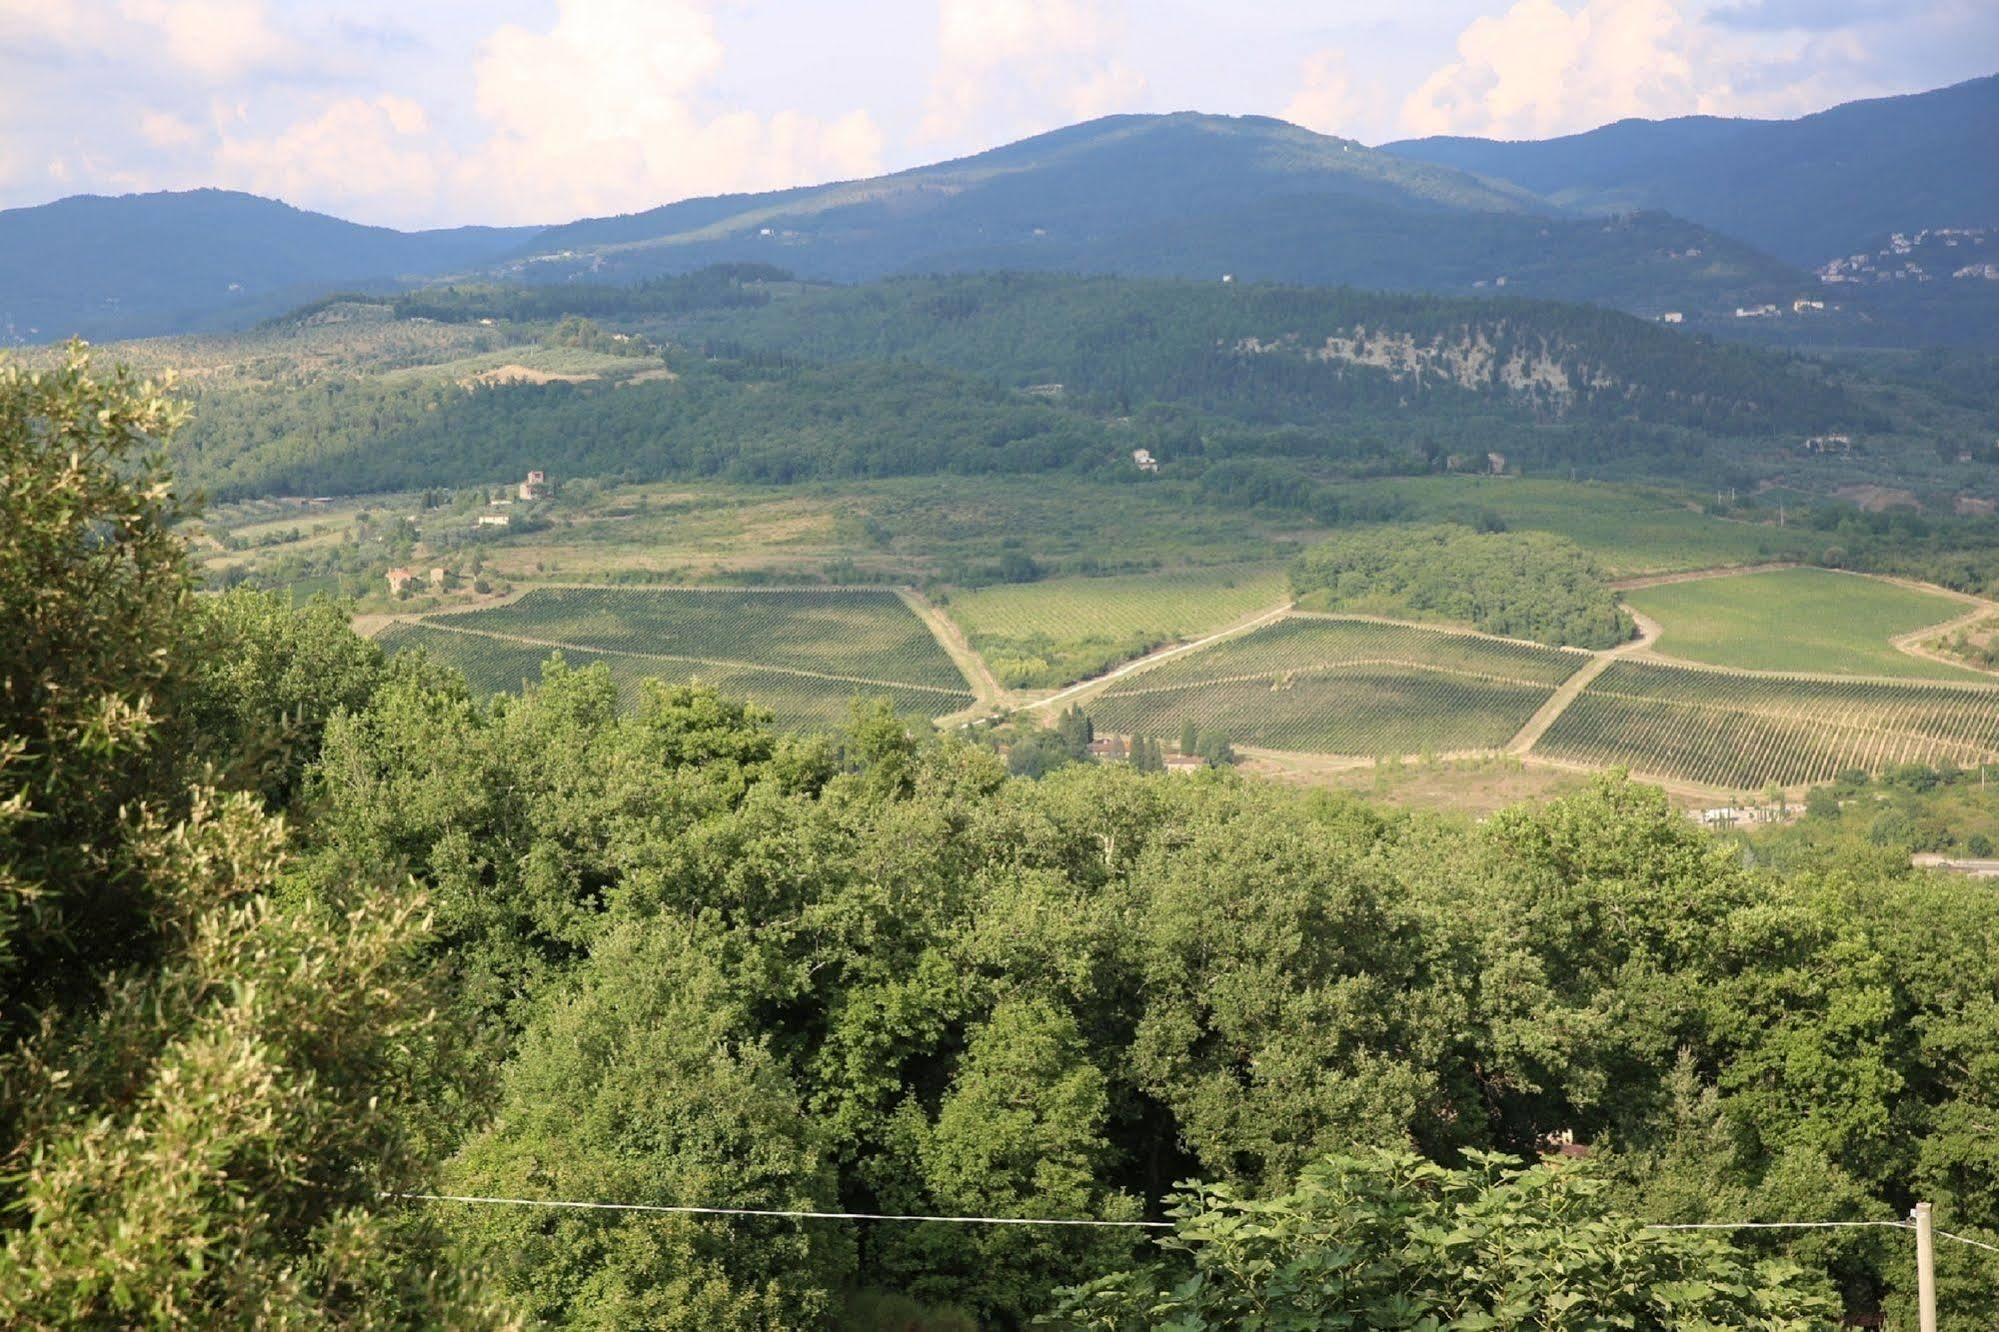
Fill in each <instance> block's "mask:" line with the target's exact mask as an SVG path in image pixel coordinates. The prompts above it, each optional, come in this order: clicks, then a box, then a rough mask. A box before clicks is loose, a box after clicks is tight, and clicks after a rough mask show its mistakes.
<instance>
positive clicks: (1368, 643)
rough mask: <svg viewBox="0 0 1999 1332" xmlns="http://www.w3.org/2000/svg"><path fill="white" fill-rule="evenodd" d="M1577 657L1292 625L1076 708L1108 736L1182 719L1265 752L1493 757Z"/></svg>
mask: <svg viewBox="0 0 1999 1332" xmlns="http://www.w3.org/2000/svg"><path fill="white" fill-rule="evenodd" d="M1588 660H1589V658H1588V656H1587V655H1586V654H1583V653H1576V652H1564V651H1561V650H1559V649H1555V648H1543V647H1536V646H1533V645H1531V644H1520V643H1511V642H1506V641H1503V640H1499V639H1491V638H1484V637H1481V636H1479V635H1476V634H1465V633H1453V632H1450V631H1446V630H1435V629H1421V628H1416V627H1413V626H1408V625H1395V624H1384V623H1379V622H1376V621H1371V620H1355V619H1346V618H1342V617H1337V616H1317V615H1301V616H1293V617H1288V618H1286V619H1284V620H1281V621H1279V622H1278V623H1276V624H1273V625H1270V626H1267V627H1265V628H1262V629H1257V630H1254V631H1252V632H1250V633H1247V634H1243V635H1241V636H1240V637H1237V638H1232V639H1227V640H1224V641H1223V642H1221V643H1218V644H1215V645H1214V646H1212V647H1210V648H1207V649H1205V650H1203V651H1200V652H1195V653H1189V654H1188V655H1187V656H1184V657H1180V658H1177V659H1175V660H1173V661H1171V662H1168V663H1165V664H1163V665H1161V666H1159V667H1157V668H1155V669H1152V670H1147V671H1142V672H1137V673H1134V674H1133V675H1131V676H1129V677H1127V678H1126V679H1124V680H1121V681H1119V682H1117V683H1116V684H1114V685H1112V687H1111V688H1110V689H1108V690H1107V691H1106V692H1104V693H1103V694H1101V695H1099V696H1098V697H1097V698H1096V699H1095V700H1094V701H1093V702H1092V703H1091V704H1089V711H1090V714H1091V716H1092V717H1094V718H1095V719H1096V721H1097V724H1098V725H1099V727H1101V728H1102V729H1104V730H1108V731H1113V732H1119V733H1126V734H1138V735H1157V736H1171V735H1173V734H1175V733H1177V732H1178V731H1179V729H1180V727H1181V726H1182V725H1183V724H1184V723H1186V722H1188V721H1192V722H1194V723H1195V724H1196V725H1197V726H1199V727H1200V728H1201V729H1202V730H1204V731H1219V732H1221V733H1223V734H1225V735H1227V736H1228V737H1229V739H1230V740H1232V741H1234V742H1235V743H1237V744H1243V745H1253V746H1257V747H1260V748H1267V749H1286V750H1309V751H1316V752H1320V753H1329V754H1348V755H1362V756H1374V755H1383V754H1416V753H1421V752H1425V751H1452V750H1467V749H1496V748H1498V747H1499V746H1501V745H1504V744H1505V743H1506V741H1507V740H1509V739H1511V738H1512V736H1513V735H1514V733H1515V732H1517V731H1518V730H1519V729H1520V728H1521V726H1522V725H1524V724H1525V723H1526V721H1527V719H1528V718H1529V717H1531V716H1532V715H1533V714H1534V711H1535V709H1536V708H1538V707H1540V706H1541V704H1542V703H1543V702H1544V701H1546V699H1547V698H1548V696H1549V694H1550V693H1552V692H1553V690H1554V688H1555V686H1556V685H1558V684H1560V683H1561V682H1562V681H1563V680H1565V679H1567V678H1568V677H1569V676H1570V675H1571V674H1573V673H1574V672H1575V671H1576V670H1577V669H1579V668H1580V667H1581V666H1582V665H1583V664H1584V663H1585V662H1587V661H1588Z"/></svg>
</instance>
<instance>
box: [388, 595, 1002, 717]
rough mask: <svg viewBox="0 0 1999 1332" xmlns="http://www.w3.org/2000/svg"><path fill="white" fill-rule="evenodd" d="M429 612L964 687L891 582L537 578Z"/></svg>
mask: <svg viewBox="0 0 1999 1332" xmlns="http://www.w3.org/2000/svg"><path fill="white" fill-rule="evenodd" d="M427 622H428V623H430V624H434V625H438V626H440V627H444V628H453V629H458V628H462V629H474V630H480V631H483V632H486V633H493V634H502V635H507V636H511V637H516V638H526V639H534V640H538V641H540V642H543V643H560V644H565V645H568V644H574V645H575V646H577V647H581V648H596V649H601V650H604V651H610V652H638V653H644V654H645V655H647V656H654V657H680V658H684V659H686V660H689V661H696V662H705V663H709V664H718V663H719V664H724V665H748V666H782V667H788V668H790V669H792V670H799V671H816V672H823V673H825V674H828V675H835V676H839V677H841V678H842V679H846V680H850V681H860V682H868V683H873V682H880V683H883V684H894V685H925V686H929V687H930V688H933V689H948V690H951V691H953V692H958V691H963V690H964V689H965V680H964V677H963V676H961V675H960V674H959V673H958V668H957V667H956V666H955V665H953V664H952V662H951V658H950V657H949V656H947V655H946V654H945V652H944V649H943V648H941V647H939V646H938V645H937V640H936V639H935V638H933V637H931V635H930V631H929V629H927V628H925V627H924V624H923V621H921V620H919V619H917V618H916V616H915V615H914V614H913V613H912V612H911V611H910V609H909V608H908V607H907V606H905V605H903V604H902V599H901V598H900V597H898V596H896V595H895V593H893V592H888V591H872V590H853V591H812V590H770V591H765V590H761V589H736V588H721V589H713V590H710V589H686V588H674V589H647V588H605V587H562V588H537V589H535V590H534V591H532V592H529V593H528V594H527V595H526V596H524V597H522V598H521V599H520V600H519V601H516V602H513V603H511V604H509V605H506V606H497V607H494V608H492V609H490V610H479V611H468V612H464V613H461V614H456V615H438V616H432V617H430V619H429V620H428V621H427Z"/></svg>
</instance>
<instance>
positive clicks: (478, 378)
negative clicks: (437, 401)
mask: <svg viewBox="0 0 1999 1332" xmlns="http://www.w3.org/2000/svg"><path fill="white" fill-rule="evenodd" d="M598 378H601V376H599V375H593V374H580V375H565V374H559V373H557V372H556V371H554V370H537V369H535V368H534V367H533V366H531V365H496V366H494V367H493V368H492V369H491V370H481V371H480V372H479V373H478V374H476V375H467V376H466V377H465V378H463V379H461V380H459V381H458V384H459V387H460V388H471V387H472V386H473V385H474V384H555V383H563V384H583V383H588V382H589V381H590V380H593V379H598Z"/></svg>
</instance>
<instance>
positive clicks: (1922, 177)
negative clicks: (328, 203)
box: [0, 76, 1999, 342]
mask: <svg viewBox="0 0 1999 1332" xmlns="http://www.w3.org/2000/svg"><path fill="white" fill-rule="evenodd" d="M1995 142H1999V76H1995V77H1993V78H1987V79H1982V80H1977V81H1975V82H1972V83H1968V84H1961V85H1957V86H1955V87H1952V88H1946V89H1941V90H1938V91H1936V92H1931V93H1924V94H1918V95H1914V96H1910V97H1901V98H1890V99H1883V100H1877V101H1869V102H1856V103H1851V104H1848V105H1846V106H1842V107H1837V108H1834V109H1833V110H1831V111H1827V112H1823V113H1821V114H1819V115H1815V116H1807V117H1805V118H1803V119H1801V120H1796V121H1739V120H1719V119H1715V118H1711V117H1695V118H1683V119H1678V120H1665V121H1623V122H1619V123H1618V124H1615V125H1609V126H1605V127H1603V128H1602V129H1599V130H1595V131H1592V132H1590V133H1589V134H1584V135H1575V136H1570V137H1568V138H1564V139H1555V140H1549V141H1546V142H1542V143H1499V142H1493V141H1487V140H1475V139H1426V140H1416V141H1411V142H1408V143H1401V144H1393V145H1389V146H1388V147H1386V148H1369V147H1367V146H1365V145H1362V144H1360V143H1357V142H1354V141H1352V140H1348V139H1342V138H1337V137H1333V136H1329V135H1322V134H1316V133H1313V132H1312V131H1309V130H1306V129H1302V128H1300V127H1298V126H1295V125H1291V124H1287V123H1285V122H1283V121H1279V120H1273V119H1269V118H1265V117H1254V116H1251V117H1223V116H1209V115H1199V114H1194V113H1180V114H1174V115H1143V116H1141V115H1125V116H1111V117H1106V118H1103V119H1099V120H1093V121H1089V122H1086V123H1084V124H1080V125H1074V126H1070V127H1068V128H1066V129H1062V130H1057V131H1054V132H1052V133H1048V134H1043V135H1038V136H1036V137H1034V138H1031V139H1026V140H1023V141H1021V142H1019V143H1015V144H1010V145H1007V146H1005V147H1001V148H996V149H993V150H990V151H988V152H984V153H980V154H977V155H975V156H971V157H967V158H962V159H959V160H956V161H951V162H944V163H938V164H934V165H931V166H925V167H919V168H915V169H913V170H908V171H903V172H898V173H895V174H893V175H887V176H882V177H877V178H873V179H868V180H860V181H847V182H839V183H834V184H829V185H819V186H809V187H801V188H795V189H788V190H781V191H775V192H770V193H763V194H747V195H729V196H719V197H714V198H703V199H692V200H686V201H682V202H679V203H673V204H668V205H666V206H664V207H660V208H655V209H651V210H647V211H644V212H639V213H633V214H627V215H624V216H619V217H606V218H590V219H583V220H579V221H575V222H570V223H566V224H563V225H559V226H553V227H547V228H487V227H466V228H457V229H453V230H447V231H426V232H414V233H405V232H397V231H391V230H388V229H386V228H380V227H364V226H360V225H357V224H354V223H349V222H344V221H342V220H340V219H337V218H332V217H328V216H325V215H323V214H317V213H310V212H305V211H302V210H299V209H295V208H291V207H289V206H287V205H284V204H281V203H277V202H274V201H271V200H266V199H259V198H256V197H254V196H251V195H244V194H235V193H229V192H224V191H216V190H198V191H193V192H188V193H173V194H143V195H128V196H124V197H120V198H100V197H91V196H84V197H77V198H71V199H65V200H61V201H58V202H56V203H52V204H47V205H43V206H40V207H34V208H20V209H12V210H7V211H0V335H5V336H6V337H7V339H8V340H11V341H17V342H25V341H46V340H50V339H52V338H56V337H61V336H64V335H66V334H68V333H72V332H76V333H82V334H85V335H87V336H92V337H99V338H103V337H118V336H136V335H141V334H151V333H171V332H183V331H189V330H198V329H206V328H218V327H229V326H241V325H243V324H246V323H250V322H254V321H255V320H258V319H261V318H264V317H267V316H269V315H271V314H273V313H276V312H278V311H280V310H282V309H284V308H287V307H288V306H291V305H296V304H298V303H301V302H303V301H305V300H309V299H311V298H313V297H316V296H320V295H324V294H325V293H326V292H328V291H330V290H334V289H340V288H352V289H363V290H377V291H380V290H393V289H396V288H401V287H408V286H413V285H421V284H423V283H426V282H435V281H448V280H467V279H470V280H493V279H507V280H514V281H521V282H528V283H548V282H560V281H569V280H578V279H583V280H589V281H593V282H607V283H622V282H633V281H640V280H644V279H648V278H652V277H656V276H660V275H662V274H668V273H680V272H687V271H690V270H692V269H696V268H700V267H704V266H706V265H710V264H714V263H718V262H742V261H761V262H767V263H771V264H775V265H779V266H782V267H783V268H785V269H787V270H790V271H792V272H795V273H797V274H799V275H800V276H802V277H806V278H812V279H820V280H831V281H842V282H851V281H859V280H865V279H870V278H876V277H882V276H891V275H897V274H923V273H940V272H965V271H979V270H994V269H1008V270H1032V271H1062V272H1078V273H1107V274H1123V275H1132V276H1151V277H1168V276H1171V277H1191V278H1201V279H1207V280H1220V279H1223V278H1224V277H1230V278H1236V279H1240V280H1245V281H1258V280H1268V281H1279V282H1286V283H1293V284H1305V285H1334V284H1350V285H1355V286H1363V287H1369V288H1376V289H1396V290H1414V291H1428V292H1436V293H1444V294H1455V295H1480V294H1485V295H1524V296H1532V297H1543V298H1551V299H1562V300H1572V301H1582V302H1589V303H1594V304H1600V305H1607V306H1612V307H1615V308H1619V309H1624V310H1627V311H1631V312H1634V313H1639V314H1643V315H1647V316H1659V315H1664V314H1667V313H1668V312H1676V313H1678V314H1679V315H1680V316H1681V318H1682V319H1683V320H1684V321H1685V322H1687V323H1689V324H1691V325H1694V326H1696V327H1705V328H1710V329H1713V330H1715V331H1722V332H1728V333H1738V332H1746V331H1754V330H1750V329H1747V328H1744V327H1739V326H1738V325H1742V324H1744V323H1745V322H1747V323H1754V322H1755V321H1742V320H1737V319H1734V318H1733V316H1734V312H1735V311H1736V310H1738V309H1742V308H1745V307H1746V308H1750V309H1763V308H1765V307H1768V308H1770V309H1773V310H1787V309H1789V308H1790V306H1791V304H1792V303H1793V302H1795V301H1798V300H1801V299H1810V298H1814V297H1817V296H1819V295H1820V294H1821V283H1820V281H1819V279H1818V277H1817V276H1815V275H1814V274H1813V273H1811V272H1809V271H1808V269H1807V266H1816V265H1819V264H1822V263H1824V262H1827V261H1829V260H1830V259H1832V258H1834V257H1836V256H1838V255H1842V254H1848V253H1852V252H1854V251H1856V250H1857V249H1859V248H1860V247H1862V246H1864V245H1870V244H1875V243H1877V242H1879V243H1885V242H1884V241H1883V240H1882V238H1883V234H1884V233H1886V232H1891V231H1898V230H1915V229H1919V228H1926V227H1927V228H1934V227H1944V226H1947V227H1977V228H1984V227H1989V226H1991V224H1993V223H1995V222H1999V173H1995V172H1993V171H1992V170H1990V162H1989V160H1988V161H1984V162H1983V163H1982V166H1983V168H1984V169H1982V170H1981V169H1980V167H1981V161H1980V158H1981V151H1982V153H1983V156H1984V157H1985V158H1987V159H1989V156H1990V146H1991V145H1992V144H1993V143H1995ZM1995 235H1999V232H1995ZM1966 285H1967V284H1965V283H1961V282H1960V283H1954V284H1953V283H1948V282H1947V283H1945V284H1944V286H1943V287H1942V288H1939V289H1938V290H1939V291H1940V292H1942V293H1943V294H1945V295H1949V296H1955V295H1956V294H1957V288H1960V287H1965V286H1966ZM1987 285H1993V284H1987ZM1841 294H1842V295H1846V294H1848V293H1846V292H1845V291H1844V289H1842V292H1841ZM1979 294H1980V295H1989V294H1990V293H1984V292H1982V291H1981V292H1980V293H1979ZM1868 299H1869V297H1868V294H1867V293H1866V292H1864V291H1858V290H1856V291H1854V292H1853V293H1851V300H1852V302H1853V303H1854V304H1855V305H1856V307H1858V306H1860V305H1864V304H1865V302H1866V301H1867V300H1868ZM1840 308H1843V307H1841V306H1839V305H1838V304H1836V305H1835V309H1840ZM1980 308H1983V307H1980ZM1862 313H1863V318H1864V321H1865V322H1869V323H1871V324H1872V325H1873V326H1874V332H1875V334H1876V335H1878V336H1884V337H1887V338H1888V340H1893V336H1894V333H1893V327H1891V326H1892V325H1894V320H1892V319H1887V318H1883V317H1878V312H1868V311H1863V312H1862ZM1895 318H1897V319H1899V318H1902V316H1901V315H1899V314H1898V315H1897V316H1896V317H1895ZM1960 322H1962V321H1960ZM1989 322H1990V321H1988V320H1984V319H1983V318H1982V317H1980V318H1978V319H1975V320H1973V321H1972V324H1973V326H1974V331H1977V329H1978V327H1982V326H1983V325H1985V324H1989ZM1826 326H1827V327H1830V326H1831V324H1830V322H1828V323H1827V324H1826ZM1908 340H1919V339H1917V338H1916V337H1915V335H1914V334H1909V335H1908Z"/></svg>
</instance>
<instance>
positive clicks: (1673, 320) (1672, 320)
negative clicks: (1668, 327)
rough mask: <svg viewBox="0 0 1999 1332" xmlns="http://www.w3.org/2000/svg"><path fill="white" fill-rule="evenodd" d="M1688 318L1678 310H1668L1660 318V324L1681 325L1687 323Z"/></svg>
mask: <svg viewBox="0 0 1999 1332" xmlns="http://www.w3.org/2000/svg"><path fill="white" fill-rule="evenodd" d="M1686 318H1687V317H1686V315H1684V314H1682V313H1681V312H1680V311H1678V310H1668V311H1666V313H1664V314H1662V315H1660V316H1659V322H1660V323H1662V324H1679V323H1684V322H1686Z"/></svg>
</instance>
